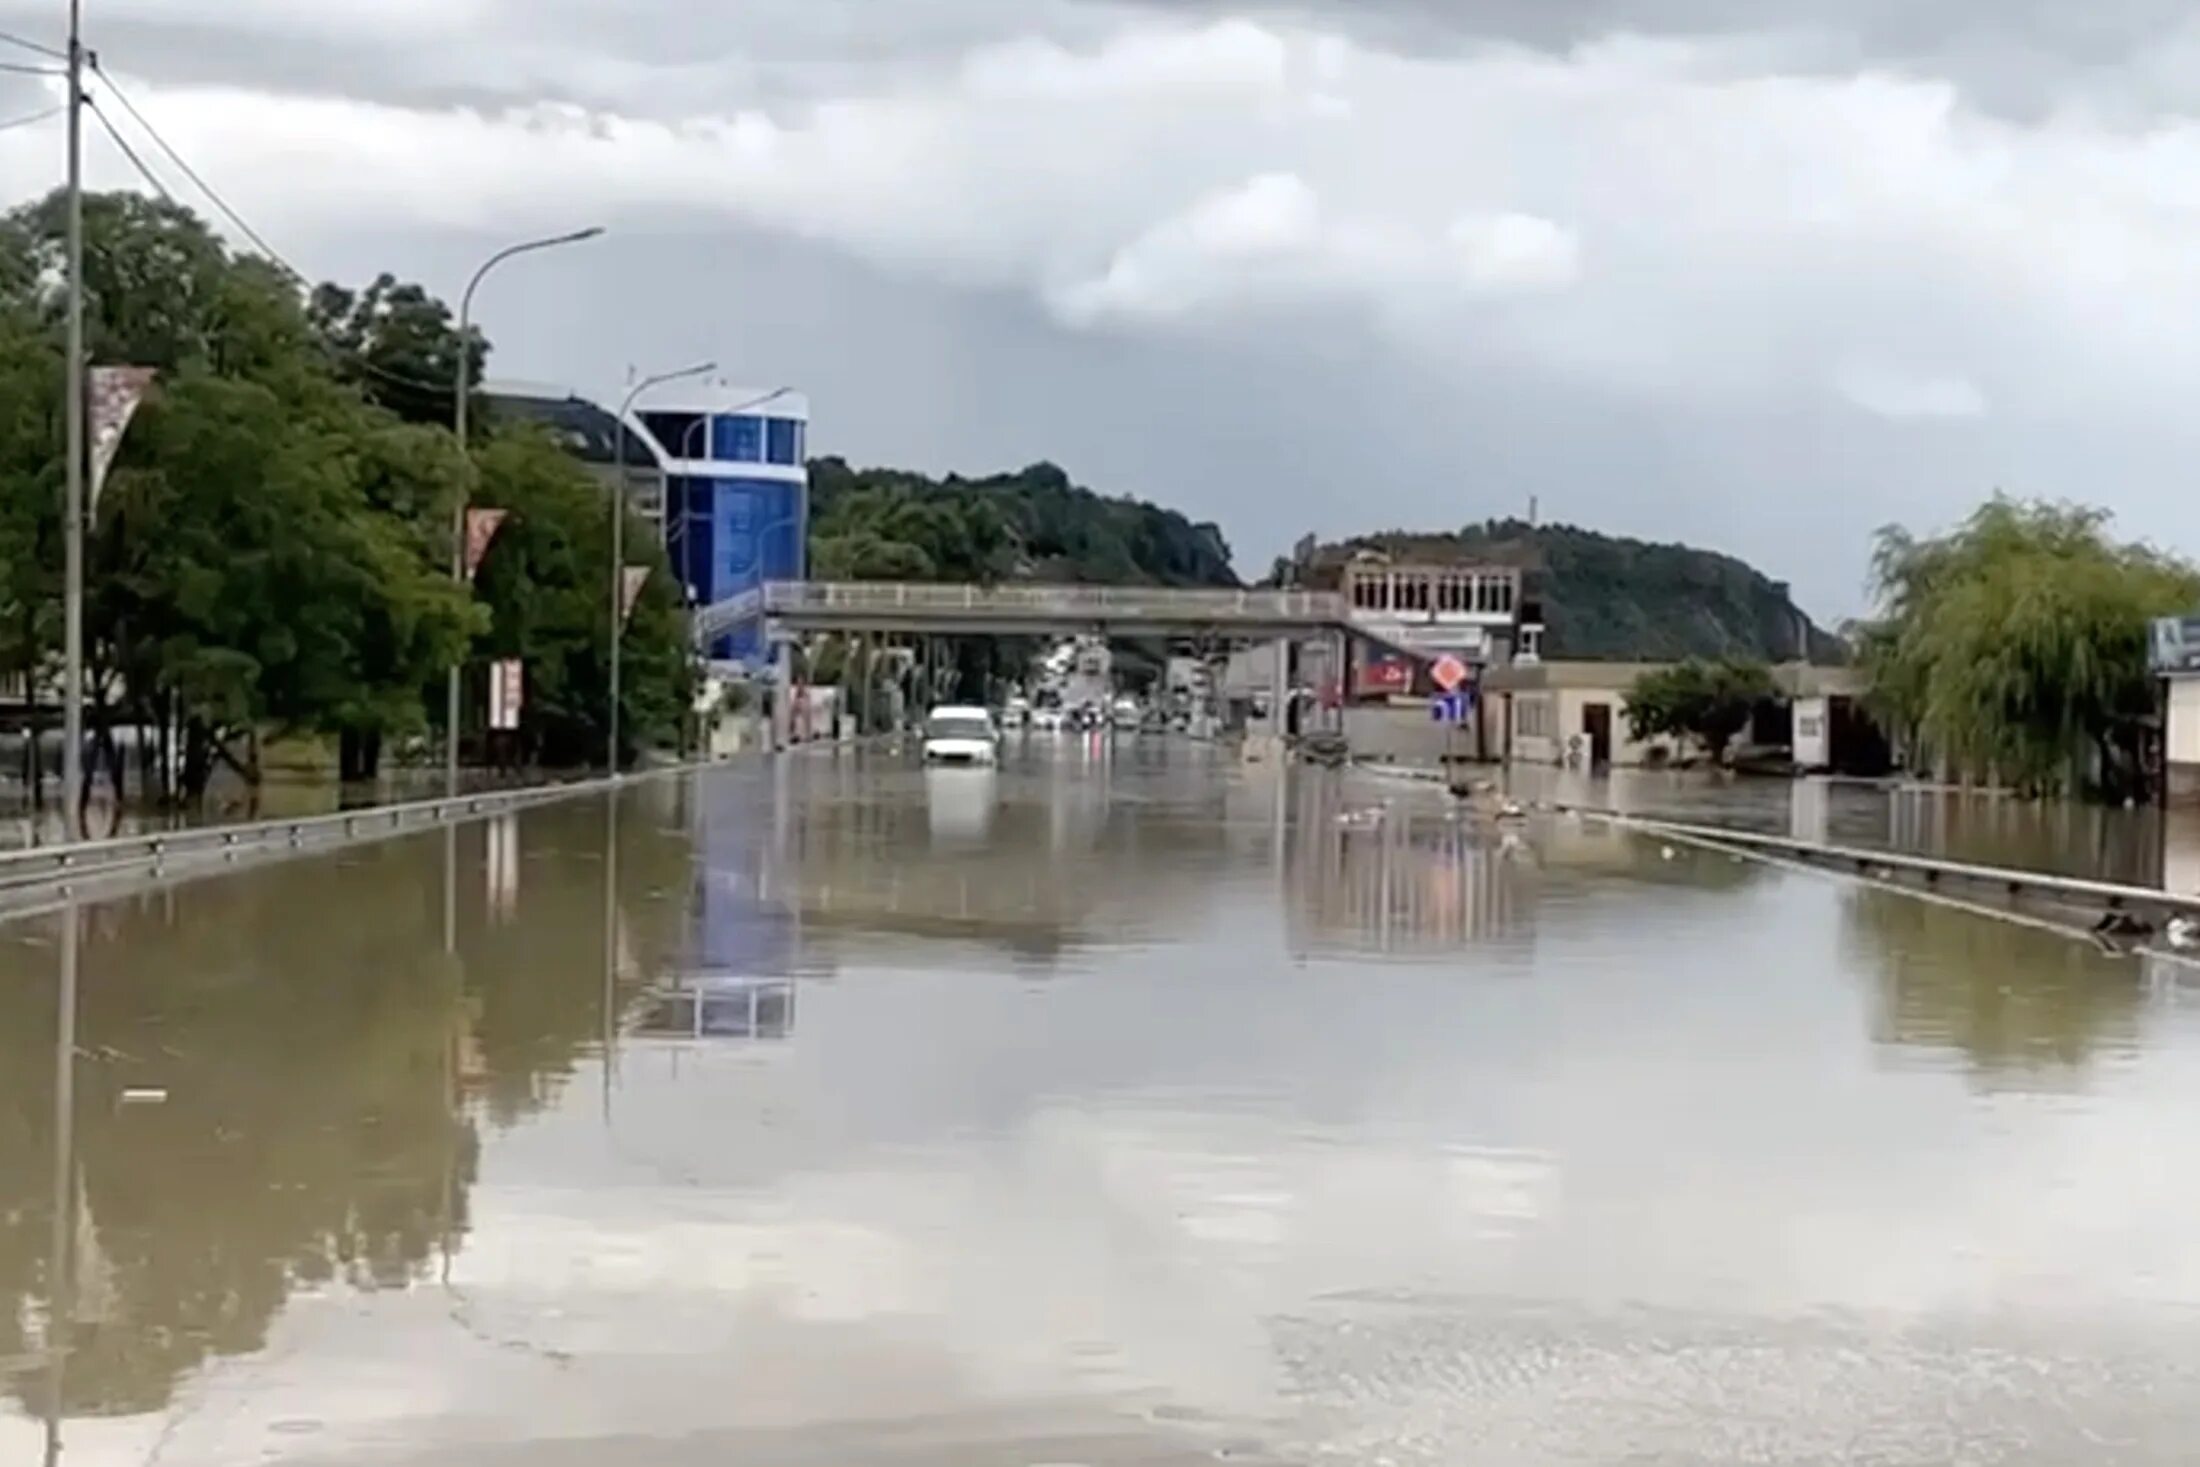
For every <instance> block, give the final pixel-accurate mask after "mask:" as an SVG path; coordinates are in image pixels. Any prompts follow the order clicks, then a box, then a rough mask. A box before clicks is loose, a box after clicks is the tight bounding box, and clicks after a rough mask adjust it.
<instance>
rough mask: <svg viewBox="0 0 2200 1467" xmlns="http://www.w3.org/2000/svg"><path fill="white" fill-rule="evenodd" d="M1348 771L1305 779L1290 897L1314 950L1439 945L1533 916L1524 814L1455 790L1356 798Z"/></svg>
mask: <svg viewBox="0 0 2200 1467" xmlns="http://www.w3.org/2000/svg"><path fill="white" fill-rule="evenodd" d="M1361 793H1362V792H1360V791H1356V790H1355V789H1354V788H1353V787H1352V786H1351V785H1350V784H1349V783H1348V782H1346V781H1342V780H1307V781H1304V782H1303V783H1301V784H1300V785H1299V790H1298V799H1297V801H1296V804H1297V809H1296V811H1295V816H1296V819H1295V821H1294V824H1293V826H1292V828H1291V831H1290V833H1289V836H1288V841H1289V851H1290V857H1289V863H1290V877H1289V885H1288V887H1287V889H1286V892H1285V909H1286V911H1287V913H1288V915H1289V919H1290V923H1291V934H1292V942H1293V945H1294V947H1296V948H1298V949H1300V950H1302V951H1307V952H1334V951H1368V952H1376V953H1390V954H1403V953H1409V952H1426V953H1441V952H1446V951H1449V950H1452V949H1455V948H1458V947H1461V946H1464V945H1467V944H1469V943H1475V942H1484V941H1489V940H1492V939H1497V938H1504V937H1511V936H1517V935H1520V934H1522V933H1523V932H1525V931H1526V930H1527V929H1528V928H1529V926H1530V925H1531V924H1530V922H1529V913H1530V912H1531V911H1532V908H1533V899H1534V894H1533V886H1532V882H1533V877H1534V872H1535V864H1536V858H1535V852H1534V850H1533V848H1532V847H1531V846H1530V844H1529V840H1528V837H1527V834H1526V833H1525V827H1524V825H1521V824H1517V823H1514V822H1498V821H1495V820H1492V819H1488V818H1483V817H1478V816H1476V815H1473V814H1472V813H1470V812H1463V811H1462V810H1461V809H1459V808H1458V807H1457V806H1456V805H1454V804H1452V803H1451V802H1449V801H1448V800H1433V799H1422V800H1404V801H1400V800H1393V801H1391V802H1389V803H1384V804H1361V803H1357V802H1356V800H1355V799H1354V796H1355V795H1358V794H1361Z"/></svg>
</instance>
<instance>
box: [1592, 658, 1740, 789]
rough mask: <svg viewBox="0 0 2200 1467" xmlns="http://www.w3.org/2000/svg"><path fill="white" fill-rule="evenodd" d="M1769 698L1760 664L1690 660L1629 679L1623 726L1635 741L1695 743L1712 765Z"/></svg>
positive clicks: (1736, 661) (1722, 756)
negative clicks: (1699, 743)
mask: <svg viewBox="0 0 2200 1467" xmlns="http://www.w3.org/2000/svg"><path fill="white" fill-rule="evenodd" d="M1773 693H1774V688H1773V683H1772V672H1771V669H1769V668H1768V667H1766V666H1765V665H1764V664H1763V663H1761V662H1744V661H1739V660H1736V659H1732V658H1720V659H1718V660H1717V661H1708V662H1707V661H1705V660H1703V659H1701V658H1695V657H1691V658H1689V659H1687V660H1686V661H1684V662H1678V663H1675V664H1674V665H1673V666H1671V667H1661V668H1659V669H1657V670H1656V671H1653V672H1646V673H1644V674H1643V675H1642V676H1640V677H1638V678H1636V679H1635V681H1634V683H1633V685H1632V686H1630V687H1629V688H1628V690H1627V723H1628V727H1629V728H1630V729H1631V730H1633V732H1634V736H1635V737H1636V738H1638V739H1653V738H1693V739H1697V740H1699V741H1701V742H1702V744H1703V746H1704V747H1705V748H1706V749H1707V750H1709V751H1710V754H1711V758H1712V760H1713V762H1714V763H1716V762H1718V761H1720V760H1722V759H1724V758H1725V757H1726V746H1727V745H1728V744H1730V743H1732V742H1733V741H1734V736H1735V735H1736V734H1738V733H1740V732H1741V731H1742V730H1743V729H1745V728H1747V727H1748V726H1749V720H1750V715H1751V714H1752V713H1754V712H1755V711H1756V708H1757V705H1758V704H1759V703H1761V702H1763V701H1764V700H1765V699H1767V698H1770V697H1772V696H1773Z"/></svg>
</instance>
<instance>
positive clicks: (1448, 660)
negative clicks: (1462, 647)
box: [1428, 652, 1469, 693]
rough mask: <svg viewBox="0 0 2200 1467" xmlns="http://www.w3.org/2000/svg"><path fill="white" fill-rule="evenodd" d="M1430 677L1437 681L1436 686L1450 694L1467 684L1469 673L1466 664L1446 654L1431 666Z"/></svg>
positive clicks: (1429, 669)
mask: <svg viewBox="0 0 2200 1467" xmlns="http://www.w3.org/2000/svg"><path fill="white" fill-rule="evenodd" d="M1428 675H1429V676H1430V677H1431V678H1432V679H1434V680H1435V683H1436V686H1438V687H1439V688H1442V689H1443V690H1444V691H1445V692H1447V693H1449V692H1451V691H1453V690H1454V689H1456V688H1457V687H1458V686H1459V685H1460V684H1461V683H1463V682H1465V681H1466V680H1467V678H1468V676H1469V673H1468V671H1467V665H1466V664H1465V663H1464V662H1461V661H1460V660H1459V659H1458V658H1456V657H1454V656H1452V655H1451V654H1450V653H1449V652H1446V653H1445V654H1444V655H1443V656H1441V657H1439V658H1437V659H1436V660H1435V661H1434V662H1432V663H1430V664H1429V668H1428Z"/></svg>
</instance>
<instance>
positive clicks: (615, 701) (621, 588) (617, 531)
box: [604, 362, 718, 776]
mask: <svg viewBox="0 0 2200 1467" xmlns="http://www.w3.org/2000/svg"><path fill="white" fill-rule="evenodd" d="M717 370H718V364H717V363H716V362H697V363H696V364H695V365H694V366H692V367H682V368H680V369H679V370H678V371H677V372H659V373H658V374H657V375H656V376H654V377H644V378H643V379H642V380H641V381H639V382H637V383H635V384H634V386H633V388H632V389H631V390H629V391H628V393H627V394H626V401H625V402H622V403H620V404H619V419H618V423H617V424H616V429H617V432H618V435H619V445H618V447H619V451H618V454H617V456H616V457H617V462H616V464H615V466H614V469H615V471H614V473H613V474H612V478H613V480H614V481H615V482H614V483H613V485H612V489H611V714H610V717H609V718H608V719H607V720H606V733H605V737H604V756H605V757H604V768H605V769H606V770H607V771H608V772H609V773H610V774H612V775H614V776H616V775H617V774H618V772H619V644H620V642H621V641H623V640H624V639H625V635H626V445H627V442H628V440H629V439H631V438H632V437H633V434H632V432H631V431H630V430H629V429H628V427H627V424H626V420H627V418H628V416H629V415H630V414H632V413H633V411H634V403H635V400H636V399H638V398H639V397H640V396H641V395H642V394H643V393H645V392H647V391H649V390H650V389H651V388H652V387H662V386H663V385H664V384H665V383H667V382H678V381H680V380H681V379H683V378H686V377H700V376H702V375H704V374H705V373H706V372H715V371H717Z"/></svg>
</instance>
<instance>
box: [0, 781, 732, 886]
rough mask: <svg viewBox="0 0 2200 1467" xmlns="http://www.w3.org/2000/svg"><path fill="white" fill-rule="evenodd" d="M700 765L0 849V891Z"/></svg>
mask: <svg viewBox="0 0 2200 1467" xmlns="http://www.w3.org/2000/svg"><path fill="white" fill-rule="evenodd" d="M701 767H703V766H700V765H695V764H681V765H673V766H668V767H666V768H664V769H660V770H649V771H646V772H644V773H641V774H628V775H621V776H618V777H616V778H613V777H608V776H606V777H598V778H594V779H582V780H572V781H568V782H563V783H557V784H535V785H524V786H520V787H518V788H514V789H505V790H480V791H476V792H475V793H472V794H464V795H454V796H445V797H441V798H438V799H432V800H410V801H406V802H403V803H400V804H394V805H370V806H367V807H364V808H362V809H358V810H340V811H336V812H334V813H331V814H327V815H302V816H297V817H294V818H291V819H287V820H259V821H252V822H249V823H245V824H237V825H206V826H195V827H191V828H188V829H181V830H163V831H158V832H154V833H150V834H145V835H129V836H117V837H112V838H109V839H106V840H91V841H78V842H75V843H73V844H68V845H55V846H26V847H23V848H21V849H17V850H9V851H0V892H9V891H20V890H22V889H23V888H26V887H56V886H60V887H64V888H65V887H66V886H68V885H69V884H70V883H72V882H74V881H77V880H87V881H88V880H91V879H93V878H98V877H112V876H118V875H129V874H134V873H139V872H144V873H149V874H153V875H163V874H166V873H168V872H169V871H171V870H176V869H181V868H184V867H191V868H194V869H196V868H202V867H205V866H209V865H222V864H227V863H230V862H241V861H243V860H244V859H246V858H248V857H264V856H268V855H274V854H290V853H294V852H295V853H300V854H303V853H306V852H309V851H325V850H337V849H340V848H342V847H344V846H347V845H352V844H355V843H359V842H364V841H370V840H384V839H389V838H391V837H394V836H400V835H411V834H413V833H415V832H418V831H425V830H435V829H439V828H441V827H442V826H445V825H450V824H455V823H457V822H460V821H464V820H470V819H473V818H475V817H477V816H482V815H495V814H501V813H503V812H506V811H510V810H519V809H524V808H526V807H529V806H532V805H541V804H547V803H549V802H551V801H554V800H562V799H568V798H571V797H572V796H575V795H583V794H589V793H592V792H596V791H602V790H608V789H611V788H612V787H614V786H615V785H629V784H634V783H637V782H640V781H644V780H649V779H656V778H661V777H664V776H666V775H671V774H679V773H688V772H692V771H693V770H695V769H697V768H701Z"/></svg>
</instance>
